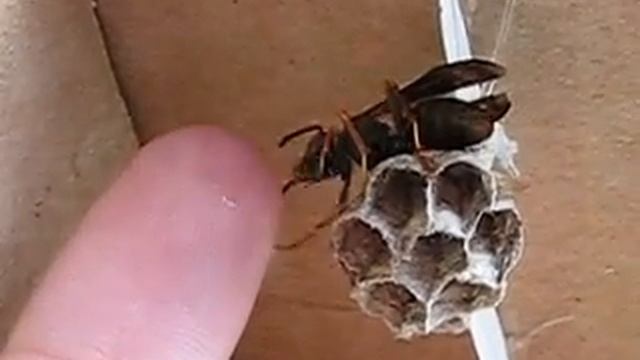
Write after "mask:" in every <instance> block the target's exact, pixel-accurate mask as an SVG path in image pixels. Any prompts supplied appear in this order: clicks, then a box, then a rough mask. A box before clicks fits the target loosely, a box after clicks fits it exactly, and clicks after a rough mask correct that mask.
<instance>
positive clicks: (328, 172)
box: [279, 59, 511, 206]
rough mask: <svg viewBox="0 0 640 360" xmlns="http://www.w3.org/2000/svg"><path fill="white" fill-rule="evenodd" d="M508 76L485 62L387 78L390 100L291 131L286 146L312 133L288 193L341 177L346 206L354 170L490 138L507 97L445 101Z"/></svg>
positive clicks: (508, 104) (504, 110) (341, 201)
mask: <svg viewBox="0 0 640 360" xmlns="http://www.w3.org/2000/svg"><path fill="white" fill-rule="evenodd" d="M504 74H505V69H504V68H503V67H502V66H500V65H498V64H496V63H493V62H490V61H487V60H481V59H471V60H464V61H459V62H455V63H450V64H445V65H440V66H437V67H435V68H433V69H431V70H429V71H428V72H426V73H425V74H424V75H422V76H420V77H419V78H417V79H416V80H414V81H412V82H410V83H409V84H408V85H406V86H404V87H403V88H399V87H398V86H397V85H396V84H395V83H393V82H390V81H387V83H386V99H385V100H383V101H381V102H379V103H377V104H375V105H373V106H371V107H369V108H368V109H365V110H364V111H363V112H361V113H359V114H357V115H355V116H350V115H348V114H347V113H346V112H342V113H341V114H340V119H341V122H342V128H337V127H329V128H325V127H323V126H321V125H317V124H314V125H309V126H306V127H303V128H301V129H298V130H296V131H293V132H291V133H289V134H287V135H286V136H284V137H283V138H282V140H281V141H280V143H279V146H280V147H283V146H285V145H286V144H288V143H289V142H290V141H291V140H293V139H295V138H297V137H299V136H301V135H303V134H307V133H314V135H313V136H312V137H311V138H310V140H309V141H308V143H307V147H306V150H305V152H304V154H303V155H302V157H301V158H300V160H299V161H298V162H297V164H296V165H295V166H294V167H293V176H292V178H291V180H289V181H288V182H287V183H286V184H285V185H284V187H283V193H284V192H287V191H288V190H289V189H291V188H292V187H293V186H295V185H298V184H314V183H318V182H320V181H323V180H327V179H331V178H340V179H341V180H342V181H343V182H344V185H343V187H342V191H341V192H340V196H339V200H338V203H339V204H340V205H341V206H342V205H344V204H345V203H346V201H347V199H348V194H349V187H350V184H351V177H352V173H353V168H354V166H360V167H361V169H362V171H365V172H367V171H368V170H371V169H373V168H374V167H375V166H376V165H377V164H379V163H380V162H382V161H384V160H386V159H388V158H390V157H393V156H396V155H400V154H411V153H416V152H418V151H423V150H456V149H464V148H466V147H469V146H471V145H475V144H477V143H479V142H481V141H483V140H485V139H487V138H488V137H489V136H490V135H491V134H492V132H493V126H494V123H495V122H496V121H498V120H500V119H501V118H502V117H503V116H504V115H505V114H506V113H507V112H508V111H509V109H510V107H511V102H510V101H509V99H508V97H507V95H506V94H498V95H491V96H486V97H483V98H480V99H478V100H476V101H472V102H466V101H463V100H459V99H456V98H452V97H445V96H446V95H447V94H448V93H451V92H453V91H455V90H457V89H460V88H463V87H467V86H470V85H475V84H480V83H484V82H487V81H492V80H496V79H498V78H500V77H502V76H504Z"/></svg>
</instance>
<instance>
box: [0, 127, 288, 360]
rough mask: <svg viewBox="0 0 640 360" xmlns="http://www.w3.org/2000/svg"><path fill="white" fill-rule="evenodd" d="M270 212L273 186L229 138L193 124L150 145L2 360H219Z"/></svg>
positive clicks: (262, 264) (267, 237)
mask: <svg viewBox="0 0 640 360" xmlns="http://www.w3.org/2000/svg"><path fill="white" fill-rule="evenodd" d="M280 207H281V195H280V192H279V191H278V186H277V182H276V181H275V178H274V177H273V175H272V174H271V172H270V170H269V168H268V167H267V166H266V165H265V162H264V161H263V160H262V158H261V156H260V153H259V152H258V151H257V150H256V149H255V148H254V147H253V146H252V145H251V144H249V143H248V142H246V141H244V140H242V139H240V138H239V137H237V136H235V135H232V134H230V133H228V132H227V131H224V130H221V129H219V128H216V127H211V126H193V127H189V128H185V129H181V130H178V131H175V132H172V133H170V134H168V135H165V136H162V137H160V138H158V139H156V140H154V141H152V142H151V143H149V144H148V145H146V146H145V147H144V148H143V149H141V151H140V152H139V154H138V155H137V156H136V157H135V158H134V159H133V161H132V162H131V164H130V166H129V167H128V169H127V170H126V171H124V173H123V174H122V176H121V177H120V178H119V180H118V181H117V182H116V183H115V184H114V185H113V186H112V187H111V189H110V190H109V191H107V192H106V193H105V194H104V195H103V196H102V197H101V199H100V200H99V201H98V202H97V203H96V204H95V205H94V207H93V208H92V209H91V211H90V212H89V214H88V215H87V217H86V218H85V220H84V221H83V223H82V224H81V226H80V227H79V230H78V232H77V233H76V235H75V236H74V237H73V238H72V239H71V241H70V242H69V244H68V246H67V247H66V249H65V250H64V251H63V252H62V254H61V256H60V257H59V259H58V260H57V261H56V262H55V263H54V265H53V266H52V268H51V270H50V272H49V274H48V275H47V277H46V279H45V281H44V283H43V285H42V286H41V288H40V289H39V290H38V291H37V293H36V295H35V297H34V299H33V300H32V302H31V303H30V305H29V306H28V308H27V310H26V312H25V314H24V315H23V317H22V318H21V321H20V322H19V324H18V326H17V328H16V331H15V332H14V334H13V336H12V337H11V340H10V343H9V346H8V350H7V351H8V352H9V353H14V354H16V353H25V350H24V349H42V351H41V352H42V353H46V354H53V355H55V356H57V357H60V358H82V359H94V358H104V357H107V358H120V357H127V358H165V357H166V355H164V354H167V353H169V354H180V357H181V358H182V357H183V356H187V357H189V356H192V357H189V358H194V357H193V356H195V358H224V357H227V356H228V355H229V354H230V353H231V351H232V349H233V347H234V346H235V342H236V341H237V339H238V337H239V336H240V334H241V331H242V329H243V328H244V324H245V322H246V320H247V318H248V316H249V312H250V310H251V307H252V305H253V302H254V300H255V296H256V294H257V291H258V288H259V286H260V283H261V280H262V276H263V274H264V271H265V268H266V265H267V262H268V259H269V256H270V254H271V243H272V242H273V239H274V237H275V235H276V231H277V226H278V221H279V212H280ZM70 319H73V321H69V320H70Z"/></svg>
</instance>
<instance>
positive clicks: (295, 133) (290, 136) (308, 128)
mask: <svg viewBox="0 0 640 360" xmlns="http://www.w3.org/2000/svg"><path fill="white" fill-rule="evenodd" d="M312 131H324V129H323V128H322V126H320V125H317V124H314V125H309V126H305V127H303V128H300V129H298V130H295V131H292V132H290V133H288V134H287V135H285V136H283V137H282V139H280V141H279V142H278V147H283V146H285V145H287V143H289V141H291V140H293V139H295V138H297V137H299V136H301V135H304V134H306V133H309V132H312Z"/></svg>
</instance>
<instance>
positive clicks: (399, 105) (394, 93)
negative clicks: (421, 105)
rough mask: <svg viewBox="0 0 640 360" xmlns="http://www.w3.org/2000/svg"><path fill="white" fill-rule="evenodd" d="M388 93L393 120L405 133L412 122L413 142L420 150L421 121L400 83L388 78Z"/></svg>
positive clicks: (388, 102)
mask: <svg viewBox="0 0 640 360" xmlns="http://www.w3.org/2000/svg"><path fill="white" fill-rule="evenodd" d="M386 93H387V104H388V105H389V109H390V110H391V114H392V116H393V122H394V123H395V125H396V128H397V129H398V130H399V131H400V132H401V133H404V132H405V129H407V125H409V124H410V125H411V128H412V133H413V144H414V146H415V149H416V151H418V150H420V149H421V148H422V144H421V143H420V129H419V123H418V121H417V119H416V117H415V116H414V114H413V113H412V112H411V108H410V107H409V104H408V103H407V102H406V100H405V98H404V96H403V95H402V94H401V93H400V88H399V87H398V84H396V83H395V82H393V81H391V80H387V81H386Z"/></svg>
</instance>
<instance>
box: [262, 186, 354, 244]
mask: <svg viewBox="0 0 640 360" xmlns="http://www.w3.org/2000/svg"><path fill="white" fill-rule="evenodd" d="M363 196H364V192H360V194H358V196H356V197H354V198H353V199H351V201H349V202H345V203H344V204H342V205H340V206H336V208H335V210H334V211H332V212H331V214H329V215H328V216H327V217H326V218H324V219H322V221H320V222H318V223H317V224H316V225H315V226H314V227H313V229H311V230H309V232H307V233H306V234H305V235H304V236H303V237H301V238H299V239H298V240H296V241H294V242H292V243H289V244H276V245H274V246H273V248H274V249H275V250H278V251H289V250H295V249H297V248H299V247H300V246H302V245H303V244H305V243H306V242H308V241H309V240H312V239H313V238H315V237H316V236H318V234H319V232H320V231H321V230H323V229H325V228H327V227H328V226H331V224H333V223H334V222H335V221H336V220H337V219H338V218H340V216H342V214H344V212H345V211H346V210H347V209H349V207H351V206H352V204H354V203H356V202H358V201H361V200H362V198H363Z"/></svg>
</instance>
